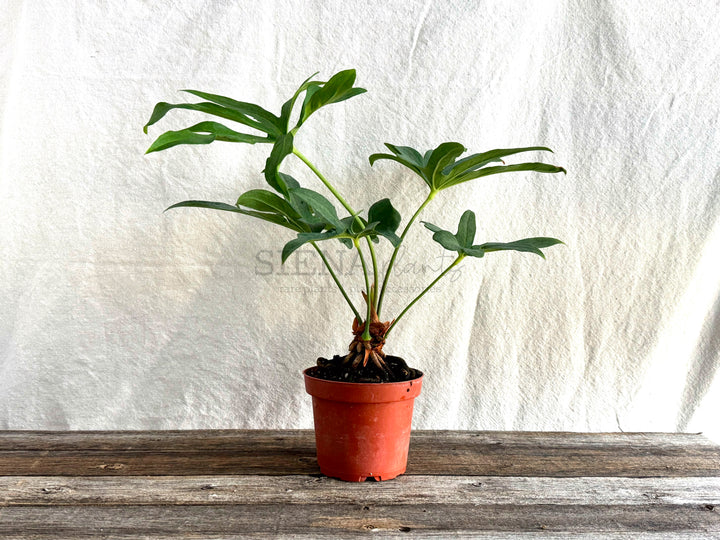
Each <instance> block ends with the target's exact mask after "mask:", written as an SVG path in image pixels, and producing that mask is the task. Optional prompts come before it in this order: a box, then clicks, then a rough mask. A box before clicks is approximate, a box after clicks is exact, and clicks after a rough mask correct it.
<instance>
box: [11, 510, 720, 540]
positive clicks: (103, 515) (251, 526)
mask: <svg viewBox="0 0 720 540" xmlns="http://www.w3.org/2000/svg"><path fill="white" fill-rule="evenodd" d="M539 531H543V532H553V533H575V534H577V533H592V534H594V535H596V537H597V538H602V537H604V535H605V534H606V533H633V535H634V536H630V537H637V536H638V535H639V533H643V532H657V533H665V534H666V535H667V537H672V536H670V535H671V534H675V533H694V534H695V537H696V538H703V537H705V538H707V537H708V536H707V535H710V534H715V533H717V532H718V531H720V515H719V514H718V512H716V511H714V510H707V509H704V508H703V507H699V506H676V505H653V506H625V505H590V506H587V505H573V506H565V505H552V504H549V505H516V504H502V505H494V504H493V505H474V504H437V505H427V506H426V505H419V504H412V505H403V504H397V505H386V504H378V505H375V504H371V505H367V504H363V503H362V502H358V503H356V504H345V503H337V504H296V505H288V506H284V507H283V506H277V505H273V504H256V505H233V506H161V505H155V506H123V507H121V508H120V509H118V508H117V507H115V508H114V507H104V506H99V507H96V506H18V507H4V508H0V537H3V536H6V537H7V536H16V537H22V538H38V537H40V538H42V537H45V538H92V537H112V538H144V537H152V538H155V537H156V536H160V535H164V536H166V537H173V536H175V537H178V538H192V537H198V536H204V537H208V536H210V537H213V536H218V535H222V536H223V537H225V536H226V535H237V536H243V535H244V536H245V537H253V536H261V537H269V538H272V537H275V538H277V537H281V536H285V537H287V536H291V535H305V536H306V537H310V538H335V539H337V538H348V537H353V536H375V537H377V536H380V537H383V538H384V537H387V535H389V534H395V535H399V534H400V533H403V534H404V535H405V537H406V538H417V537H419V536H423V535H425V534H426V533H435V534H437V535H441V536H442V535H444V537H446V538H447V537H451V536H457V535H464V536H477V534H478V533H481V532H482V533H504V534H505V536H503V538H514V537H517V534H518V533H523V532H539ZM371 533H372V534H371Z"/></svg>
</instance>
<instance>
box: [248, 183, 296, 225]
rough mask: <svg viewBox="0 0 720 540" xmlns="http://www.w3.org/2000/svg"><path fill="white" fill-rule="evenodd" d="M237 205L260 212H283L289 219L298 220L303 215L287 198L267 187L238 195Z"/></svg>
mask: <svg viewBox="0 0 720 540" xmlns="http://www.w3.org/2000/svg"><path fill="white" fill-rule="evenodd" d="M237 205H238V206H246V207H248V208H252V209H253V210H258V211H260V212H272V213H276V214H281V215H283V216H285V217H287V218H288V219H289V220H297V219H300V217H301V216H300V214H299V213H298V212H296V211H295V209H294V208H293V207H292V206H290V204H289V203H288V202H287V201H286V200H285V199H283V198H282V197H279V196H278V195H276V194H275V193H273V192H272V191H267V190H265V189H251V190H250V191H246V192H245V193H243V194H242V195H240V197H238V200H237Z"/></svg>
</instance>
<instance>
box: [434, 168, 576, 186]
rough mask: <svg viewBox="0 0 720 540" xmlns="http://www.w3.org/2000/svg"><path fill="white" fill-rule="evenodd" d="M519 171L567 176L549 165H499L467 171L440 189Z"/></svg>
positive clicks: (562, 170) (564, 171) (563, 171)
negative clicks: (484, 177)
mask: <svg viewBox="0 0 720 540" xmlns="http://www.w3.org/2000/svg"><path fill="white" fill-rule="evenodd" d="M520 171H535V172H541V173H559V172H561V173H565V174H567V171H566V170H565V169H563V168H562V167H557V166H555V165H549V164H547V163H518V164H516V165H501V166H496V167H485V168H484V169H479V170H476V171H469V172H467V173H465V174H461V175H459V176H457V177H454V178H450V179H449V180H448V181H447V182H446V183H444V184H443V185H442V189H445V188H448V187H451V186H456V185H458V184H462V183H463V182H467V181H469V180H474V179H475V178H482V177H483V176H490V175H492V174H501V173H506V172H520Z"/></svg>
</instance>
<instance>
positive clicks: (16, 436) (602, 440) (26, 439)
mask: <svg viewBox="0 0 720 540" xmlns="http://www.w3.org/2000/svg"><path fill="white" fill-rule="evenodd" d="M412 439H413V442H416V443H418V444H424V443H426V442H430V443H434V442H436V441H437V440H438V439H442V440H443V441H467V440H472V441H475V442H477V443H478V444H488V445H497V444H504V445H511V446H517V447H521V446H530V447H533V448H535V447H538V446H549V447H556V448H560V447H571V448H576V447H588V446H589V447H598V446H599V447H603V448H610V447H612V448H618V447H625V448H627V447H630V448H632V447H638V446H647V445H651V446H655V447H659V448H660V447H665V446H669V447H672V448H677V447H680V446H683V447H697V446H704V447H710V448H717V447H718V445H717V444H715V443H713V442H712V441H710V440H708V439H707V438H706V437H704V436H703V435H702V434H701V433H578V432H549V431H446V430H437V431H432V430H431V431H413V432H412ZM238 445H240V446H241V447H247V446H254V445H261V446H263V447H266V448H273V447H276V448H287V447H288V445H292V446H293V447H309V448H314V439H313V432H312V430H262V429H252V430H242V429H218V430H161V431H0V451H3V450H77V449H78V448H82V449H83V450H87V451H91V450H119V449H124V450H157V449H158V447H159V446H161V447H162V448H163V450H164V451H166V452H174V451H179V452H184V451H187V450H197V449H199V448H202V449H204V450H234V449H236V448H238Z"/></svg>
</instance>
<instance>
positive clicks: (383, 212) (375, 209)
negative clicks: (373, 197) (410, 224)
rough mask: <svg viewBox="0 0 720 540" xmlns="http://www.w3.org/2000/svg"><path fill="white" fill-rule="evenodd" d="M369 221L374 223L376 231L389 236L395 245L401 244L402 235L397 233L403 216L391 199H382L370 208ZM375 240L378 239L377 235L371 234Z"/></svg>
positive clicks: (386, 236)
mask: <svg viewBox="0 0 720 540" xmlns="http://www.w3.org/2000/svg"><path fill="white" fill-rule="evenodd" d="M368 221H370V222H371V223H374V226H373V227H372V228H373V230H374V232H376V233H377V234H379V235H380V236H383V237H385V238H387V239H388V240H389V241H390V243H391V244H392V245H393V247H397V246H398V245H399V244H400V237H399V236H398V235H397V234H395V231H397V229H398V227H399V226H400V221H402V217H401V216H400V212H398V211H397V210H396V209H395V208H394V207H393V205H392V203H391V202H390V199H387V198H386V199H381V200H379V201H377V202H376V203H374V204H373V205H372V206H371V207H370V209H369V210H368ZM371 238H372V240H373V241H377V235H371Z"/></svg>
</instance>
